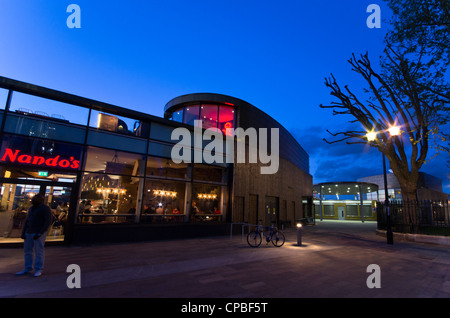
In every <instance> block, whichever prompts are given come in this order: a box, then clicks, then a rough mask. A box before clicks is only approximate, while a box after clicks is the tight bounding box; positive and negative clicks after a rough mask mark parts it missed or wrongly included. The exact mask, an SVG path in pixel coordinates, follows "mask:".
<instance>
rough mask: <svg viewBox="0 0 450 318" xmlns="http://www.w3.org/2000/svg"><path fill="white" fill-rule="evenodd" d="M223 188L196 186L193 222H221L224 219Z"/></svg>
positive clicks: (193, 195)
mask: <svg viewBox="0 0 450 318" xmlns="http://www.w3.org/2000/svg"><path fill="white" fill-rule="evenodd" d="M222 212H223V211H222V207H221V186H214V185H207V184H194V187H193V192H192V207H191V215H190V217H191V221H194V222H199V221H200V222H211V221H220V220H221V217H222V214H223V213H222Z"/></svg>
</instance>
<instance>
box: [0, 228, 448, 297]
mask: <svg viewBox="0 0 450 318" xmlns="http://www.w3.org/2000/svg"><path fill="white" fill-rule="evenodd" d="M375 229H376V224H375V223H373V222H365V223H361V222H336V221H322V222H320V221H318V222H317V224H316V225H315V226H306V227H304V229H303V245H302V246H297V236H296V230H295V229H289V230H286V231H285V234H286V237H287V242H286V244H285V245H284V246H283V247H281V248H277V247H274V246H271V245H264V243H263V244H262V245H261V247H259V248H250V247H248V245H247V243H246V242H245V241H244V242H243V241H242V240H241V236H240V235H236V236H233V238H232V239H230V237H229V236H221V237H210V238H199V239H188V240H171V241H161V242H142V243H127V244H111V245H98V246H87V247H86V246H85V247H78V246H72V247H66V246H49V247H47V248H46V266H45V270H44V275H42V276H41V277H38V278H35V277H33V276H32V275H27V276H21V277H16V276H15V275H14V273H15V272H17V271H19V270H21V269H22V267H23V250H22V249H20V248H9V249H0V282H1V283H0V297H133V298H134V297H152V298H199V297H201V298H260V297H269V298H297V297H314V298H316V297H317V298H318V297H332V298H337V297H339V298H341V297H344V298H346V297H364V298H366V297H367V298H372V297H450V248H449V247H448V246H447V247H445V246H438V245H430V244H428V245H427V244H420V243H412V242H406V241H403V242H402V241H396V242H395V243H394V245H388V244H386V239H385V238H383V237H381V236H379V235H376V234H375ZM69 264H77V265H79V266H80V268H81V288H79V289H69V288H68V287H67V285H66V280H67V278H68V277H69V273H66V269H67V266H68V265H69ZM370 264H377V265H379V266H380V269H381V275H380V278H381V288H372V289H371V288H368V287H367V284H366V280H367V278H368V276H369V275H370V274H371V273H368V272H367V271H366V270H367V267H368V265H370Z"/></svg>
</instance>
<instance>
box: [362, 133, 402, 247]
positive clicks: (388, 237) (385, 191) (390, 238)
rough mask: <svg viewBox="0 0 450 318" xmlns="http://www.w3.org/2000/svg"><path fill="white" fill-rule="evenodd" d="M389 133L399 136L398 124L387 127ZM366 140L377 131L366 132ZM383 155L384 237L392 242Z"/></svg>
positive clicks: (388, 241) (373, 139) (372, 139)
mask: <svg viewBox="0 0 450 318" xmlns="http://www.w3.org/2000/svg"><path fill="white" fill-rule="evenodd" d="M388 131H389V135H390V136H391V137H394V136H399V135H400V127H398V126H395V125H394V126H391V127H389V129H388ZM366 137H367V140H368V141H375V139H376V137H377V133H376V132H374V131H370V132H368V133H367V134H366ZM381 155H382V156H383V177H384V208H385V210H386V239H387V244H390V245H392V244H394V235H393V233H392V227H391V215H390V212H389V194H388V187H387V174H386V157H385V155H384V154H383V153H382V154H381Z"/></svg>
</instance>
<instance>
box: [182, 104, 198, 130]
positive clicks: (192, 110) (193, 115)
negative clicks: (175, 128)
mask: <svg viewBox="0 0 450 318" xmlns="http://www.w3.org/2000/svg"><path fill="white" fill-rule="evenodd" d="M199 112H200V106H198V105H190V106H186V107H185V108H184V123H185V124H189V125H192V126H193V125H194V120H199Z"/></svg>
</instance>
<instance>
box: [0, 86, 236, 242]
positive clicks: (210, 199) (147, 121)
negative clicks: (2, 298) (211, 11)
mask: <svg viewBox="0 0 450 318" xmlns="http://www.w3.org/2000/svg"><path fill="white" fill-rule="evenodd" d="M7 96H8V90H0V102H1V103H2V106H0V115H1V117H0V118H1V119H2V120H3V118H4V119H5V120H4V121H3V124H2V128H3V130H2V131H1V132H0V133H1V135H0V137H1V139H0V140H1V142H2V143H1V148H0V234H1V238H0V242H14V241H17V242H19V241H20V234H21V230H22V227H23V222H24V220H25V218H26V214H27V211H28V208H29V206H30V204H31V203H30V202H31V198H32V197H33V196H34V195H36V194H37V193H41V194H44V195H45V198H46V201H45V203H46V204H47V205H49V206H50V208H51V209H52V212H53V214H54V216H55V220H57V221H55V222H54V223H53V224H52V226H51V227H50V228H49V231H48V234H47V240H48V241H51V240H56V241H58V240H60V241H62V240H64V238H65V236H66V235H67V231H66V226H67V225H68V224H71V226H78V225H80V226H83V227H95V226H97V227H101V226H102V224H143V225H144V224H145V225H146V226H147V225H149V226H151V224H166V223H167V224H170V223H186V222H187V223H190V222H195V223H196V222H223V221H225V218H224V211H223V210H224V207H225V206H226V205H227V202H226V200H227V196H226V195H224V194H225V193H227V192H228V184H227V173H228V172H227V171H228V170H227V168H226V167H216V166H212V165H203V164H186V163H181V164H175V163H174V162H173V161H172V160H171V158H170V156H171V152H170V151H171V149H172V147H173V144H174V141H171V139H170V133H171V131H172V130H173V128H174V127H173V126H168V125H165V124H164V123H161V122H153V121H152V119H151V118H131V117H132V116H128V115H127V113H126V111H124V110H116V109H112V111H111V112H109V111H105V109H104V106H103V105H102V109H100V108H99V109H96V108H95V107H93V106H89V107H81V106H78V105H71V104H67V103H61V102H57V101H53V100H49V99H45V98H41V97H35V96H32V95H27V94H23V93H19V92H13V94H12V95H11V96H12V99H11V102H10V104H9V105H10V107H6V105H7ZM223 107H224V108H222V106H220V105H217V104H214V105H213V104H208V105H203V104H202V105H200V104H198V105H192V106H189V107H184V108H182V109H180V110H179V111H177V112H176V113H174V114H173V118H172V120H174V121H177V122H186V123H192V124H193V121H194V120H198V119H201V118H202V119H201V120H202V125H203V127H204V128H221V127H224V126H223V125H222V126H220V123H221V121H224V120H226V121H227V122H231V127H233V126H234V116H233V113H232V111H233V110H232V107H225V106H223ZM221 109H222V110H221ZM221 112H222V113H221Z"/></svg>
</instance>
